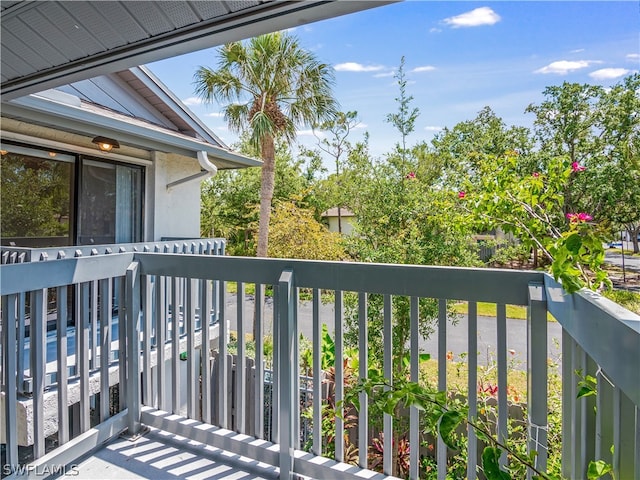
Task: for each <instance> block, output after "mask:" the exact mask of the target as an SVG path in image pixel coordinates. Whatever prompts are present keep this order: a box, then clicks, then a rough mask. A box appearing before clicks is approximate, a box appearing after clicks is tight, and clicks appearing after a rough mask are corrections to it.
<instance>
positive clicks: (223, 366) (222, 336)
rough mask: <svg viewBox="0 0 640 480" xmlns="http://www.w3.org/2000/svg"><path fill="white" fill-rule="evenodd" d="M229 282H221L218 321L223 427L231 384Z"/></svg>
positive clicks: (220, 402)
mask: <svg viewBox="0 0 640 480" xmlns="http://www.w3.org/2000/svg"><path fill="white" fill-rule="evenodd" d="M226 290H227V282H222V281H221V282H220V292H219V293H220V316H219V318H220V320H219V322H218V396H217V401H218V424H219V425H220V426H221V427H222V428H229V425H227V423H228V422H227V410H228V405H227V403H228V402H227V392H228V390H229V384H228V379H227V319H226V316H225V301H226Z"/></svg>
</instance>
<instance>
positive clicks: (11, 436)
mask: <svg viewBox="0 0 640 480" xmlns="http://www.w3.org/2000/svg"><path fill="white" fill-rule="evenodd" d="M21 297H22V298H24V296H23V295H20V294H19V295H8V296H4V297H2V325H3V328H2V355H3V358H2V370H3V371H2V374H3V375H4V387H5V388H4V394H5V396H4V414H5V420H4V422H3V423H4V429H5V437H4V438H5V444H6V447H5V448H6V450H5V452H6V453H5V454H6V460H5V461H6V463H7V464H8V465H10V466H11V467H14V466H15V467H17V466H18V405H17V398H16V392H17V385H16V381H17V378H18V375H17V374H18V371H17V368H18V361H17V357H20V356H21V355H22V354H23V352H22V347H21V346H20V345H18V344H17V338H16V321H17V317H18V315H17V311H16V310H19V309H20V306H19V305H18V306H17V305H16V302H18V299H20V298H21ZM16 306H17V308H16ZM18 323H19V322H18ZM23 345H24V344H23Z"/></svg>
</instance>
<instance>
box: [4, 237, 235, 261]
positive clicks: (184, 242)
mask: <svg viewBox="0 0 640 480" xmlns="http://www.w3.org/2000/svg"><path fill="white" fill-rule="evenodd" d="M194 244H195V245H200V244H204V245H207V244H211V245H212V246H214V245H215V246H216V247H217V248H220V246H224V245H225V244H226V240H225V239H224V238H180V239H165V240H161V241H153V242H137V243H110V244H103V245H75V246H68V247H38V248H33V247H14V246H6V245H2V246H1V247H0V251H1V252H2V253H3V254H5V253H7V254H8V255H6V259H5V257H4V256H3V257H2V263H3V264H6V263H18V262H16V261H11V257H10V256H9V255H10V254H12V253H16V254H18V255H22V257H21V259H22V261H24V262H31V261H40V260H54V259H62V258H74V257H78V256H82V257H89V256H95V255H108V254H112V253H131V252H162V253H164V252H165V251H166V252H174V251H175V250H176V249H178V250H179V252H183V251H185V250H187V251H188V250H189V249H190V248H191V246H192V245H194ZM5 260H6V261H5Z"/></svg>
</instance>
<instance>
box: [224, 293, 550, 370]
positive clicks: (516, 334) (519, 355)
mask: <svg viewBox="0 0 640 480" xmlns="http://www.w3.org/2000/svg"><path fill="white" fill-rule="evenodd" d="M236 312H237V298H236V297H235V295H233V296H232V295H229V296H228V297H227V305H226V309H225V315H226V318H227V319H228V320H229V321H230V328H231V330H236ZM244 313H245V319H246V320H245V321H246V325H247V326H246V327H245V328H246V331H247V332H248V333H250V332H252V331H253V330H252V329H253V299H252V298H251V297H249V296H247V301H246V302H245V307H244ZM264 318H265V320H266V330H267V331H271V326H272V321H273V320H272V319H273V303H272V301H271V299H267V301H266V304H265V313H264ZM320 318H321V319H322V322H323V323H326V324H327V326H328V328H329V331H330V332H333V324H334V309H333V305H327V304H323V305H321V307H320ZM312 321H313V317H312V307H311V302H303V304H302V308H301V309H300V311H299V313H298V322H299V332H300V333H301V334H302V335H304V336H305V337H307V338H309V339H310V338H311V335H312ZM467 325H468V318H467V316H466V315H460V316H458V319H457V320H455V321H454V322H451V321H448V325H447V351H451V352H453V353H454V355H456V358H457V356H459V355H460V354H461V353H467V352H468V351H469V348H468V346H467V345H468V343H467V335H468V334H467ZM547 327H548V341H547V349H548V352H549V354H548V356H549V358H551V359H552V360H554V361H555V362H557V363H558V364H559V361H560V353H561V348H560V345H561V337H562V328H561V326H560V324H558V323H556V322H548V323H547ZM496 338H497V333H496V319H495V318H491V317H478V362H479V363H481V364H483V365H486V364H487V363H489V362H491V361H492V360H493V359H495V354H496V351H497V349H496ZM420 348H421V350H422V351H424V352H426V353H429V354H431V357H432V358H434V357H436V356H437V354H438V340H437V335H436V334H434V335H432V338H428V339H426V340H424V339H422V340H421V341H420ZM507 349H508V350H513V351H515V353H514V354H513V355H509V356H508V357H509V361H510V362H512V365H513V367H514V368H525V362H526V352H527V331H526V322H525V321H524V320H513V319H507Z"/></svg>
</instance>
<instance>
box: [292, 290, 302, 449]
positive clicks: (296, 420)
mask: <svg viewBox="0 0 640 480" xmlns="http://www.w3.org/2000/svg"><path fill="white" fill-rule="evenodd" d="M298 291H299V290H298V289H297V288H294V289H293V292H292V293H291V304H292V305H293V311H292V312H291V315H292V317H293V319H292V322H293V323H292V326H291V333H292V335H293V363H292V364H291V367H292V368H293V370H294V373H293V391H294V392H295V396H294V400H295V401H294V402H293V410H292V412H291V414H292V418H291V420H292V422H293V427H292V428H293V431H294V432H299V431H300V372H299V366H300V341H299V339H300V336H299V334H298ZM293 448H295V449H298V450H300V435H298V434H296V435H294V436H293Z"/></svg>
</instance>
